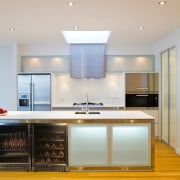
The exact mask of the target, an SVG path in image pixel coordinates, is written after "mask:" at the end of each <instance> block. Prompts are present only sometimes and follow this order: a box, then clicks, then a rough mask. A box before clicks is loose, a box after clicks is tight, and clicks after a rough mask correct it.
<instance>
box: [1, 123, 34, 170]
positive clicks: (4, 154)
mask: <svg viewBox="0 0 180 180" xmlns="http://www.w3.org/2000/svg"><path fill="white" fill-rule="evenodd" d="M29 134H30V125H27V124H8V125H7V124H6V125H5V124H3V125H1V126H0V170H1V171H30V170H31V149H30V136H29Z"/></svg>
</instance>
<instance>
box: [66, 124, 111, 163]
mask: <svg viewBox="0 0 180 180" xmlns="http://www.w3.org/2000/svg"><path fill="white" fill-rule="evenodd" d="M69 146H70V147H69V151H70V152H69V164H70V165H83V166H84V165H104V164H106V163H107V159H108V158H107V154H108V153H107V127H106V126H93V125H74V126H70V137H69Z"/></svg>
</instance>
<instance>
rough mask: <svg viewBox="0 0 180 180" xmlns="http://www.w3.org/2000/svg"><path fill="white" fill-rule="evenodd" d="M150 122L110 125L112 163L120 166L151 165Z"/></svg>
mask: <svg viewBox="0 0 180 180" xmlns="http://www.w3.org/2000/svg"><path fill="white" fill-rule="evenodd" d="M150 132H151V126H150V124H134V125H132V124H121V125H113V126H112V164H113V165H121V166H134V165H135V166H138V165H139V166H150V165H151V133H150Z"/></svg>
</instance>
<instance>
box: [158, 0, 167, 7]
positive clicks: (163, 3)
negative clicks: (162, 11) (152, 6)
mask: <svg viewBox="0 0 180 180" xmlns="http://www.w3.org/2000/svg"><path fill="white" fill-rule="evenodd" d="M158 4H159V5H160V6H164V5H165V4H166V1H159V2H158Z"/></svg>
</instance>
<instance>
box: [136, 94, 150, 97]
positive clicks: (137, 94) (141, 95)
mask: <svg viewBox="0 0 180 180" xmlns="http://www.w3.org/2000/svg"><path fill="white" fill-rule="evenodd" d="M136 96H144V97H145V96H149V95H148V94H137V95H136Z"/></svg>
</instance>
